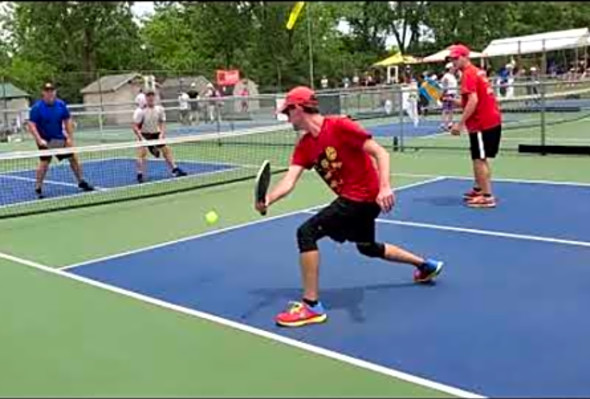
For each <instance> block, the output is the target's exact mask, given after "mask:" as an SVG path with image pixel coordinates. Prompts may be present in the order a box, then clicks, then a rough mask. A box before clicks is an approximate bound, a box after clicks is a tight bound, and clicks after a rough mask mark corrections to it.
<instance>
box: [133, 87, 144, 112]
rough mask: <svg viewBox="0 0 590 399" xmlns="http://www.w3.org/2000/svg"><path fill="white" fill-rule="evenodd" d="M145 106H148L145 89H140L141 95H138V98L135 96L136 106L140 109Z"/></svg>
mask: <svg viewBox="0 0 590 399" xmlns="http://www.w3.org/2000/svg"><path fill="white" fill-rule="evenodd" d="M145 104H146V99H145V94H144V93H143V89H142V88H140V89H139V93H137V96H135V105H137V107H138V108H144V107H145Z"/></svg>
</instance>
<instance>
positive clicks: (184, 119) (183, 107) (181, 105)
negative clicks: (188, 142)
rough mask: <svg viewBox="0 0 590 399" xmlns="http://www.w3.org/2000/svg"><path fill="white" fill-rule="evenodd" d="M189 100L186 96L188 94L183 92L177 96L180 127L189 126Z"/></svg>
mask: <svg viewBox="0 0 590 399" xmlns="http://www.w3.org/2000/svg"><path fill="white" fill-rule="evenodd" d="M189 100H190V97H189V96H188V94H187V93H186V92H184V91H181V92H180V94H179V95H178V109H179V111H180V123H181V124H182V125H188V124H190V120H189V112H190V110H189V103H188V102H189Z"/></svg>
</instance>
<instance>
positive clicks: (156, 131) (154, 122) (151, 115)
mask: <svg viewBox="0 0 590 399" xmlns="http://www.w3.org/2000/svg"><path fill="white" fill-rule="evenodd" d="M155 94H156V93H155V92H154V90H153V89H148V90H146V104H145V107H143V108H141V107H138V108H137V109H136V110H135V113H134V114H133V133H135V136H137V139H138V140H139V141H150V140H161V139H164V138H165V137H166V130H165V122H166V113H165V112H164V107H162V106H160V105H156V104H155ZM147 150H149V151H150V152H151V153H152V155H153V156H155V157H156V158H159V157H160V151H161V152H162V154H164V159H165V160H166V163H167V164H168V166H169V167H170V170H171V171H172V174H173V175H174V176H176V177H181V176H186V172H184V171H183V170H182V169H180V168H179V167H178V166H176V163H175V162H174V158H173V157H172V150H170V147H168V146H167V145H166V144H157V145H154V146H148V148H147V149H146V147H144V146H142V147H139V148H138V159H137V182H138V183H143V182H144V175H145V171H146V168H145V165H146V162H145V161H146V158H147Z"/></svg>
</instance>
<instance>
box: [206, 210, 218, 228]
mask: <svg viewBox="0 0 590 399" xmlns="http://www.w3.org/2000/svg"><path fill="white" fill-rule="evenodd" d="M205 220H206V221H207V224H209V225H212V224H215V223H217V221H218V220H219V215H218V214H217V212H215V211H209V212H207V214H206V215H205Z"/></svg>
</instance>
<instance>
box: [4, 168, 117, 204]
mask: <svg viewBox="0 0 590 399" xmlns="http://www.w3.org/2000/svg"><path fill="white" fill-rule="evenodd" d="M0 178H4V179H12V180H23V181H28V182H36V181H37V180H36V179H33V178H32V177H22V176H14V175H0ZM43 184H52V185H54V186H65V187H75V188H78V185H77V184H74V183H66V182H61V181H56V180H43ZM94 188H95V189H96V190H98V191H104V190H106V189H105V188H104V187H98V186H94ZM22 203H23V202H19V204H22Z"/></svg>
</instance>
